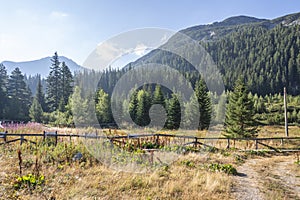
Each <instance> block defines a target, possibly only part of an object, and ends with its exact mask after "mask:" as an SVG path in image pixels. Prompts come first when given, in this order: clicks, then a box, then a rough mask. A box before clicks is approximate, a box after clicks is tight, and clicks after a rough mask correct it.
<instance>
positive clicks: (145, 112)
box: [136, 89, 151, 126]
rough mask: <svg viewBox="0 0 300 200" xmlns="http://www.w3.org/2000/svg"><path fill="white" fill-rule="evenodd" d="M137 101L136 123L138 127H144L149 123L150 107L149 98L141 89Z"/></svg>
mask: <svg viewBox="0 0 300 200" xmlns="http://www.w3.org/2000/svg"><path fill="white" fill-rule="evenodd" d="M137 100H138V104H137V113H136V115H137V116H136V123H137V124H138V125H139V126H146V125H148V124H149V123H150V117H149V109H150V107H151V96H150V94H149V93H148V92H147V91H146V90H144V89H142V90H140V91H139V92H138V94H137Z"/></svg>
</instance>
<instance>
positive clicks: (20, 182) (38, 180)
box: [13, 174, 45, 190]
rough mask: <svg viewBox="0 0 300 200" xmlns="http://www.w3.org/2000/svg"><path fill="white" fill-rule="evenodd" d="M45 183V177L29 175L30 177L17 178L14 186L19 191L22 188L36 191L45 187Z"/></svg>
mask: <svg viewBox="0 0 300 200" xmlns="http://www.w3.org/2000/svg"><path fill="white" fill-rule="evenodd" d="M44 182H45V177H44V176H43V175H40V176H35V175H32V174H28V175H24V176H19V177H17V179H16V181H15V182H14V185H13V186H14V188H15V189H17V190H18V189H22V188H28V189H35V188H36V186H40V185H43V184H44Z"/></svg>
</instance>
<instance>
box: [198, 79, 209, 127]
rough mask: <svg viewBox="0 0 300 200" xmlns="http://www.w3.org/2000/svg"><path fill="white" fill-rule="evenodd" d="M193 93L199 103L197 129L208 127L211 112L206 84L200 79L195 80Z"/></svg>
mask: <svg viewBox="0 0 300 200" xmlns="http://www.w3.org/2000/svg"><path fill="white" fill-rule="evenodd" d="M195 94H196V98H197V100H198V103H199V112H200V119H199V126H198V129H199V130H204V129H208V128H209V125H210V121H211V114H212V108H211V99H210V97H209V95H208V91H207V87H206V84H205V82H204V81H203V80H202V79H200V80H199V81H197V83H196V85H195Z"/></svg>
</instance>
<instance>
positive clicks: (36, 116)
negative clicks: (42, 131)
mask: <svg viewBox="0 0 300 200" xmlns="http://www.w3.org/2000/svg"><path fill="white" fill-rule="evenodd" d="M29 116H30V118H31V120H32V121H34V122H38V123H41V122H42V119H43V109H42V106H41V104H40V103H39V102H38V99H37V98H34V99H33V102H32V105H31V107H30V110H29Z"/></svg>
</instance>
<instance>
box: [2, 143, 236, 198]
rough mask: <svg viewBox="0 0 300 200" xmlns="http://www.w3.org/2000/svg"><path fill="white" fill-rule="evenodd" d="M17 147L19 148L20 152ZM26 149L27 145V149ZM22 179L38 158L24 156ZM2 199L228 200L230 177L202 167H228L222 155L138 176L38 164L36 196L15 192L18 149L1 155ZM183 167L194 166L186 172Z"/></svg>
mask: <svg viewBox="0 0 300 200" xmlns="http://www.w3.org/2000/svg"><path fill="white" fill-rule="evenodd" d="M17 146H18V145H15V147H16V148H17ZM24 146H26V145H24ZM22 151H23V174H27V173H33V172H34V167H35V164H32V165H26V164H25V163H27V162H28V161H29V160H32V159H33V158H34V157H35V156H34V155H31V154H29V153H28V152H27V150H26V148H24V149H23V150H22ZM0 152H1V153H0V154H1V157H0V168H1V178H0V184H1V189H0V199H34V198H36V199H50V198H51V197H53V198H55V199H97V198H98V199H199V198H200V199H221V198H222V199H228V198H229V197H230V187H231V184H232V183H231V180H232V177H231V176H229V175H227V174H224V173H220V172H219V173H217V172H210V171H208V170H207V169H205V168H204V167H203V166H204V165H203V164H204V163H209V162H221V163H222V162H225V163H226V162H230V161H232V160H231V159H230V158H227V157H224V156H222V155H221V154H211V155H209V156H206V157H199V156H198V155H196V154H188V155H185V156H182V157H181V158H180V159H179V160H178V161H176V162H175V163H173V164H172V165H170V166H165V167H161V168H158V169H157V170H156V171H153V172H149V173H145V174H136V173H125V172H117V171H114V170H112V169H109V168H107V167H106V166H104V165H102V164H100V163H98V164H97V163H95V162H94V163H89V162H90V161H87V162H86V163H77V162H73V163H71V164H65V163H62V164H61V166H63V167H62V168H61V167H59V166H60V165H59V164H58V163H54V164H53V163H40V169H39V171H40V174H43V175H45V177H46V183H45V185H44V186H42V187H41V188H38V189H35V190H31V191H29V190H27V189H21V190H15V189H14V188H13V186H12V185H13V182H14V180H15V179H16V177H17V175H18V158H17V153H16V149H15V148H14V145H11V146H10V148H9V149H8V148H7V149H5V150H3V149H2V150H1V151H0ZM183 161H190V162H193V164H194V165H192V166H187V165H185V164H184V163H185V162H183Z"/></svg>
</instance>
